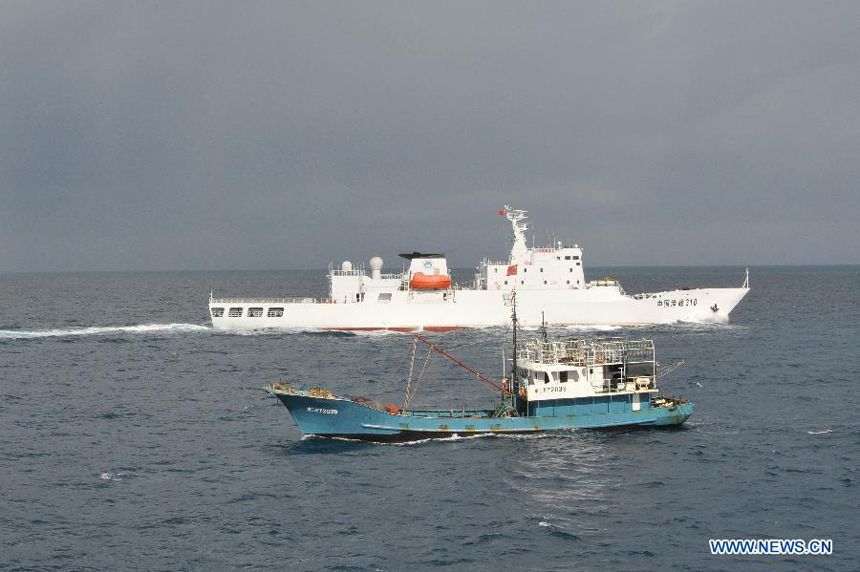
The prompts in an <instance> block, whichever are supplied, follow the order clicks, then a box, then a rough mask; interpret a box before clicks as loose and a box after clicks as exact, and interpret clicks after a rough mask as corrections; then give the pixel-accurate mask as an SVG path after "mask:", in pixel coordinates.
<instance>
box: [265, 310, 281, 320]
mask: <svg viewBox="0 0 860 572" xmlns="http://www.w3.org/2000/svg"><path fill="white" fill-rule="evenodd" d="M283 315H284V309H283V308H269V311H268V312H267V313H266V316H268V317H269V318H280V317H281V316H283Z"/></svg>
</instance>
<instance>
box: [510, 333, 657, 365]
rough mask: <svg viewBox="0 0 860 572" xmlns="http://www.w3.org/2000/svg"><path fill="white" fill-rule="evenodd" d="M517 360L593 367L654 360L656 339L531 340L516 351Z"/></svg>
mask: <svg viewBox="0 0 860 572" xmlns="http://www.w3.org/2000/svg"><path fill="white" fill-rule="evenodd" d="M517 360H518V361H521V362H532V363H541V364H566V365H578V366H590V365H595V364H604V363H623V362H640V363H641V362H653V361H654V341H653V340H649V339H642V340H626V339H624V338H608V339H600V340H597V339H579V340H567V341H551V342H544V341H541V340H531V341H529V342H527V343H526V345H525V347H522V348H520V349H519V350H518V351H517Z"/></svg>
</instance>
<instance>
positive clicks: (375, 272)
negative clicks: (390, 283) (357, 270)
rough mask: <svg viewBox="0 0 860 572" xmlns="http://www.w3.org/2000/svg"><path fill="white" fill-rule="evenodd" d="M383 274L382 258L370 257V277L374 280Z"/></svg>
mask: <svg viewBox="0 0 860 572" xmlns="http://www.w3.org/2000/svg"><path fill="white" fill-rule="evenodd" d="M381 274H382V259H381V258H380V257H378V256H374V257H373V258H371V259H370V277H371V278H372V279H374V280H379V277H380V275H381Z"/></svg>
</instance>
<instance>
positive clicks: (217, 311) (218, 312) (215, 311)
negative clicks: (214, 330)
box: [212, 308, 224, 318]
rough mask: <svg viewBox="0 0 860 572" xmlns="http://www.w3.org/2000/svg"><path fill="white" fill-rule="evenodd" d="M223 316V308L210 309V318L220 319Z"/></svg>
mask: <svg viewBox="0 0 860 572" xmlns="http://www.w3.org/2000/svg"><path fill="white" fill-rule="evenodd" d="M223 315H224V308H212V317H213V318H220V317H221V316H223Z"/></svg>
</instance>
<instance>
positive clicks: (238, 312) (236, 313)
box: [227, 308, 242, 318]
mask: <svg viewBox="0 0 860 572" xmlns="http://www.w3.org/2000/svg"><path fill="white" fill-rule="evenodd" d="M227 316H228V317H230V318H241V317H242V308H230V311H229V312H227Z"/></svg>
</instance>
